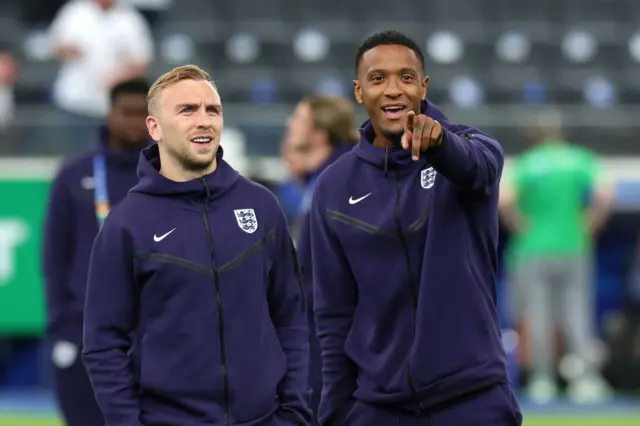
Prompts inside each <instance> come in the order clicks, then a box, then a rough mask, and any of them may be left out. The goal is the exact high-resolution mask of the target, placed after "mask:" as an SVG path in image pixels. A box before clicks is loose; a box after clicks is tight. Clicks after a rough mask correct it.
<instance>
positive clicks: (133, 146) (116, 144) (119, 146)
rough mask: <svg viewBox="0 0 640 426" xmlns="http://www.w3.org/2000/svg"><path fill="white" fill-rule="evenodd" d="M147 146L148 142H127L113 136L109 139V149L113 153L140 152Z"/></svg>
mask: <svg viewBox="0 0 640 426" xmlns="http://www.w3.org/2000/svg"><path fill="white" fill-rule="evenodd" d="M146 144H147V141H141V142H125V141H122V140H120V139H117V138H114V137H113V136H109V139H107V147H109V149H111V150H113V151H125V150H138V149H142V148H143V147H144V146H145V145H146Z"/></svg>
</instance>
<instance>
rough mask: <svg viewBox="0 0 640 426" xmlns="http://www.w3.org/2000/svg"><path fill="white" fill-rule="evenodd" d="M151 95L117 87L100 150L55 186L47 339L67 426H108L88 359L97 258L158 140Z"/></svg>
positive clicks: (65, 169)
mask: <svg viewBox="0 0 640 426" xmlns="http://www.w3.org/2000/svg"><path fill="white" fill-rule="evenodd" d="M148 89H149V86H148V85H147V83H145V82H144V81H141V80H131V81H125V82H121V83H118V84H117V85H115V86H114V87H113V88H112V90H111V108H110V111H109V115H108V119H107V125H106V126H105V127H104V128H102V129H101V130H100V138H99V145H98V147H97V148H95V149H94V150H92V151H91V152H89V153H88V154H85V155H82V156H81V157H78V158H75V159H72V160H71V161H69V162H67V163H66V164H64V165H63V166H62V168H61V169H60V171H59V172H58V174H57V176H56V177H55V179H54V181H53V183H52V187H51V195H50V200H49V207H48V212H47V218H46V225H45V236H44V253H43V254H44V258H43V271H44V279H45V285H46V299H47V300H46V301H47V311H48V327H47V336H48V339H49V341H50V342H51V343H52V344H53V351H52V361H53V367H54V381H55V391H56V396H57V400H58V404H59V406H60V409H61V411H62V414H63V416H64V419H65V421H66V424H67V426H104V419H103V418H102V415H101V413H100V409H99V408H98V406H97V404H96V401H95V398H94V396H93V391H92V388H91V384H90V382H89V378H88V376H87V373H86V371H85V368H84V366H83V364H82V361H81V357H80V354H81V351H82V326H83V309H84V301H85V288H86V282H87V273H88V269H89V254H90V252H91V246H92V244H93V240H94V238H95V236H96V234H97V233H98V229H99V226H100V225H101V223H102V221H103V220H104V218H105V217H106V215H107V214H108V212H109V209H110V206H113V205H114V204H116V203H118V202H119V201H120V200H122V199H123V198H124V197H125V195H127V193H128V192H129V190H130V189H131V188H132V187H133V186H134V185H135V184H136V183H137V182H138V177H137V174H136V168H137V164H138V158H139V156H140V150H141V149H142V148H143V147H145V146H147V145H148V144H149V141H150V139H149V135H148V133H147V128H146V126H145V118H146V117H147V100H146V95H147V91H148Z"/></svg>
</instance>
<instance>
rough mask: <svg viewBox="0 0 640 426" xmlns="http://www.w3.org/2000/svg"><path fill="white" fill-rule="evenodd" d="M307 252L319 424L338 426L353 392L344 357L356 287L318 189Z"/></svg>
mask: <svg viewBox="0 0 640 426" xmlns="http://www.w3.org/2000/svg"><path fill="white" fill-rule="evenodd" d="M311 253H312V263H313V265H314V267H313V295H314V301H315V306H314V311H315V318H316V329H317V334H318V339H319V341H320V348H321V350H322V396H321V400H320V407H319V409H318V417H319V421H320V424H321V425H326V426H329V425H338V424H340V423H341V422H342V421H343V419H344V417H345V416H346V414H347V411H348V410H349V408H350V406H351V402H352V394H353V392H354V391H355V390H356V381H357V378H358V369H357V366H356V365H355V364H354V363H353V361H351V360H350V359H349V358H348V357H347V355H346V354H345V342H346V340H347V335H348V334H349V330H350V329H351V324H352V322H353V315H354V312H355V307H356V300H357V286H356V283H355V280H354V278H353V275H352V273H351V269H350V267H349V265H348V263H347V259H346V257H345V255H344V252H343V250H342V246H341V244H340V242H339V241H338V239H337V237H336V236H335V235H334V233H333V232H332V230H331V229H330V228H329V226H328V224H327V222H326V217H325V214H324V207H323V205H322V199H321V194H320V185H318V186H317V187H316V193H315V196H314V200H313V204H312V207H311Z"/></svg>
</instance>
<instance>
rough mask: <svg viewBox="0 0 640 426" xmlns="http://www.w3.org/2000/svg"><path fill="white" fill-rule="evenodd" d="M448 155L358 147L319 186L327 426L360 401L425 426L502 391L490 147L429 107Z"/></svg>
mask: <svg viewBox="0 0 640 426" xmlns="http://www.w3.org/2000/svg"><path fill="white" fill-rule="evenodd" d="M422 111H423V113H425V114H426V115H428V116H430V117H432V118H434V119H436V120H438V121H439V122H440V123H441V124H442V126H443V129H444V130H443V132H444V135H443V141H442V144H441V145H440V146H439V147H438V148H433V149H430V150H428V151H426V152H425V153H423V154H422V155H421V158H420V159H419V160H418V161H413V160H412V158H411V153H410V151H405V150H401V149H400V150H393V149H384V148H377V147H374V146H373V145H372V142H373V140H374V138H375V134H374V131H373V128H372V126H371V123H370V122H366V123H365V124H364V126H363V128H362V129H361V140H360V143H359V144H358V146H357V147H356V148H355V149H354V151H352V152H351V153H348V154H346V155H344V156H343V157H341V158H340V159H339V160H338V161H336V162H335V163H334V164H333V165H331V166H329V167H328V168H327V169H326V170H325V172H324V173H323V174H322V175H321V176H320V178H319V179H318V183H317V186H316V192H315V195H314V200H313V205H312V211H311V240H312V259H313V285H314V298H315V306H314V310H315V317H316V323H317V332H318V338H319V340H320V345H321V348H322V357H323V369H322V371H323V393H322V401H321V403H320V409H319V413H320V415H319V417H320V423H321V424H323V425H339V424H340V422H341V421H342V419H343V418H344V416H345V415H346V413H347V412H348V410H349V408H350V406H351V404H352V403H353V400H354V399H357V400H361V401H364V402H366V403H370V404H374V405H379V406H387V407H392V408H393V409H397V410H402V411H408V412H412V413H421V412H424V411H425V410H428V409H429V407H432V406H434V405H436V404H439V403H442V402H444V401H447V400H451V399H454V398H456V397H458V396H461V395H463V394H466V393H470V392H473V391H475V390H479V389H481V388H484V387H488V386H490V385H491V384H494V383H500V382H507V372H506V365H505V355H504V351H503V348H502V343H501V331H500V324H499V319H498V313H497V300H496V274H497V267H498V259H497V245H498V216H497V203H498V186H499V180H500V176H501V173H502V167H503V152H502V149H501V147H500V145H499V144H498V142H496V141H495V140H494V139H492V138H491V137H490V136H488V135H486V134H485V133H483V132H481V131H479V130H477V129H474V128H470V127H466V126H461V125H454V124H451V123H450V122H449V120H447V118H446V117H445V116H444V115H443V114H442V113H441V112H440V111H438V110H437V109H436V107H435V106H434V105H432V104H430V103H426V102H425V103H423V105H422Z"/></svg>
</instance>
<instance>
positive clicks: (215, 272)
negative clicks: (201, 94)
mask: <svg viewBox="0 0 640 426" xmlns="http://www.w3.org/2000/svg"><path fill="white" fill-rule="evenodd" d="M200 181H201V182H202V185H203V186H204V189H205V191H206V192H207V198H206V199H205V200H203V201H202V206H201V207H202V218H203V219H204V226H205V228H206V230H207V239H208V241H209V254H210V255H211V263H212V264H213V284H214V286H215V289H216V304H217V307H218V341H219V344H220V362H221V364H222V366H221V367H222V384H223V387H224V391H223V392H224V422H223V424H224V426H229V399H230V398H229V374H228V372H227V354H226V349H225V345H224V316H223V315H222V294H221V293H220V271H219V270H218V265H217V263H216V254H215V250H214V247H213V236H212V234H211V227H210V226H209V218H207V200H209V199H210V198H211V192H210V191H209V187H208V186H207V182H206V181H205V180H204V178H200Z"/></svg>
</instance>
